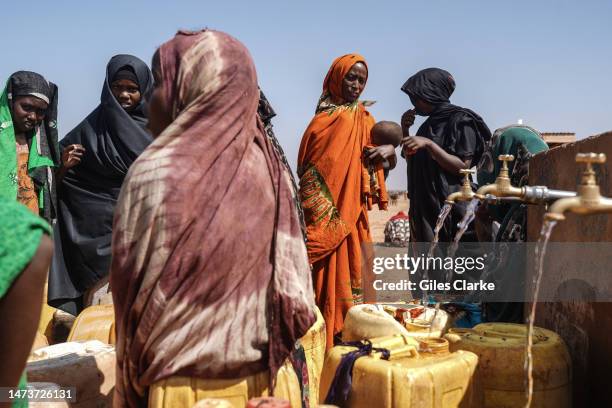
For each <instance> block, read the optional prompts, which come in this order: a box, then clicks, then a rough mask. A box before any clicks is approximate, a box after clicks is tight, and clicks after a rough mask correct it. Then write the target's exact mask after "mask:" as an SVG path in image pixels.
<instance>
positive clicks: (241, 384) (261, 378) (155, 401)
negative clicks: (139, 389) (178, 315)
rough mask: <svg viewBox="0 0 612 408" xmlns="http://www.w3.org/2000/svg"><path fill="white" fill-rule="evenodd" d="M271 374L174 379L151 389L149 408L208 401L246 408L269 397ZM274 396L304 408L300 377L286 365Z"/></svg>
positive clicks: (168, 379) (170, 407)
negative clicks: (252, 402)
mask: <svg viewBox="0 0 612 408" xmlns="http://www.w3.org/2000/svg"><path fill="white" fill-rule="evenodd" d="M269 377H270V375H269V372H268V371H264V372H261V373H258V374H255V375H250V376H247V377H241V378H233V379H227V380H224V379H216V380H213V379H200V378H193V377H180V376H174V377H170V378H167V379H165V380H161V381H158V382H156V383H155V384H153V385H152V386H151V387H150V388H149V405H148V406H149V408H174V407H191V406H193V405H194V404H195V403H196V402H197V401H199V400H202V399H205V398H218V399H224V400H226V401H228V402H229V403H230V404H232V406H234V407H244V406H245V405H246V404H247V402H248V401H249V400H250V399H252V398H256V397H264V396H268V395H269V394H270V390H269V388H268V385H269ZM274 391H275V392H274V395H275V396H277V397H280V398H284V399H287V400H289V401H290V402H291V405H294V406H296V407H301V405H302V404H301V392H300V385H299V383H298V379H297V376H296V375H295V372H294V371H293V368H292V367H291V364H290V363H285V364H284V365H283V366H282V367H281V368H280V370H279V371H278V374H277V376H276V388H275V390H274Z"/></svg>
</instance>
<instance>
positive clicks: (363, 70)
mask: <svg viewBox="0 0 612 408" xmlns="http://www.w3.org/2000/svg"><path fill="white" fill-rule="evenodd" d="M367 78H368V68H367V64H366V61H365V59H364V58H363V57H362V56H361V55H358V54H347V55H343V56H341V57H339V58H336V60H335V61H334V62H333V64H332V66H331V68H330V69H329V71H328V73H327V76H326V77H325V81H324V82H323V94H322V95H321V98H320V99H319V103H318V105H317V109H316V114H315V117H314V118H313V119H312V121H311V122H310V124H309V125H308V128H307V129H306V131H305V132H304V136H303V137H302V143H301V145H300V152H299V156H298V176H299V177H300V201H301V203H302V206H303V209H304V218H305V221H306V233H307V238H308V242H307V244H306V247H307V250H308V257H309V261H310V263H311V265H312V268H313V279H314V289H315V296H316V302H317V305H318V306H319V309H320V310H321V312H322V314H323V317H324V318H325V324H326V327H327V347H330V346H332V345H333V339H334V335H336V334H337V333H339V332H340V331H342V327H343V322H344V316H345V315H346V312H347V311H348V309H349V308H350V307H351V306H353V305H354V304H356V303H360V302H361V301H362V289H361V265H362V252H363V248H366V247H365V246H364V247H363V248H362V246H363V244H364V243H366V244H367V243H369V242H371V237H370V230H369V225H368V215H367V200H365V199H364V194H363V192H364V191H365V190H367V189H369V179H368V173H367V170H365V171H364V169H365V164H364V148H365V147H366V146H367V145H369V144H370V130H371V129H372V127H373V126H374V118H373V117H372V115H371V114H370V113H369V112H368V111H367V110H366V105H367V104H368V103H367V102H361V101H359V96H360V95H361V92H362V91H363V88H364V87H365V84H366V81H367ZM367 159H368V160H369V161H370V162H374V163H376V162H379V161H382V160H384V159H388V160H389V161H390V162H391V163H392V166H394V165H395V151H394V148H393V146H391V145H383V146H377V147H375V148H373V149H371V150H368V158H367Z"/></svg>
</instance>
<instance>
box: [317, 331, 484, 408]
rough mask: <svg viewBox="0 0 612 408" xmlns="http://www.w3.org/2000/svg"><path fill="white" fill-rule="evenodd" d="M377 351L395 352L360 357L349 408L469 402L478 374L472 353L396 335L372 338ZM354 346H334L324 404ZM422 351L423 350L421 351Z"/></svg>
mask: <svg viewBox="0 0 612 408" xmlns="http://www.w3.org/2000/svg"><path fill="white" fill-rule="evenodd" d="M371 341H372V344H373V346H374V347H380V348H385V349H387V350H389V351H390V352H391V357H390V359H389V360H383V359H381V353H373V354H371V355H369V356H365V357H361V358H358V359H357V360H356V362H355V365H354V366H353V372H352V373H353V374H352V386H351V391H350V394H349V399H348V401H347V402H346V403H345V404H343V405H342V406H345V407H351V408H374V407H376V408H400V407H401V408H410V407H414V408H434V407H435V408H450V407H457V406H458V405H459V403H460V402H461V401H462V400H463V399H464V398H468V399H469V395H468V393H469V391H468V385H469V383H470V379H471V377H472V375H473V373H474V370H475V369H476V364H477V362H478V357H477V356H476V355H475V354H474V353H470V352H466V351H458V352H454V353H451V352H449V351H448V343H447V342H446V341H445V340H443V339H437V340H436V339H422V340H421V343H420V344H419V343H418V342H417V341H416V340H415V339H414V338H410V337H406V336H401V335H396V336H386V337H381V338H374V339H371ZM355 349H356V348H355V347H350V346H336V347H333V348H332V349H331V350H329V352H328V355H327V357H326V359H325V365H324V369H323V375H322V377H321V394H320V401H321V402H324V401H325V398H326V396H327V393H328V391H329V388H330V386H331V383H332V381H333V378H334V375H335V373H336V369H337V367H338V365H339V363H340V361H341V359H342V356H343V355H344V354H346V353H347V352H350V351H353V350H355ZM419 350H420V351H419Z"/></svg>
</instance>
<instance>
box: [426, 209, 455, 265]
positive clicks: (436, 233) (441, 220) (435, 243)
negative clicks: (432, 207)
mask: <svg viewBox="0 0 612 408" xmlns="http://www.w3.org/2000/svg"><path fill="white" fill-rule="evenodd" d="M452 208H453V205H452V204H448V203H445V204H444V206H443V207H442V209H441V210H440V214H438V220H437V221H436V227H435V228H434V239H433V241H432V242H431V245H430V246H429V252H428V253H427V257H428V258H431V257H432V256H433V253H434V251H435V250H436V246H438V240H439V239H440V230H441V229H442V226H443V225H444V221H445V220H446V217H448V215H449V214H450V212H451V209H452Z"/></svg>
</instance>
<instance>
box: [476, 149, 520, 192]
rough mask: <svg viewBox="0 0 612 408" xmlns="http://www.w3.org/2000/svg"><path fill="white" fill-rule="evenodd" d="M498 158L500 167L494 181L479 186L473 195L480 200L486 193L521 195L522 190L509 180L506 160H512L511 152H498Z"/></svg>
mask: <svg viewBox="0 0 612 408" xmlns="http://www.w3.org/2000/svg"><path fill="white" fill-rule="evenodd" d="M498 158H499V160H500V161H501V162H502V167H501V169H500V170H499V175H498V176H497V178H496V179H495V183H493V184H487V185H485V186H482V187H480V188H479V189H478V191H476V194H475V196H474V197H475V198H477V199H479V200H481V201H482V200H484V199H485V196H486V195H487V194H491V195H494V196H496V197H522V194H523V190H522V189H521V188H519V187H515V186H513V185H512V183H511V182H510V175H509V170H508V162H510V161H512V160H514V156H512V155H511V154H500V155H499V157H498Z"/></svg>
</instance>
